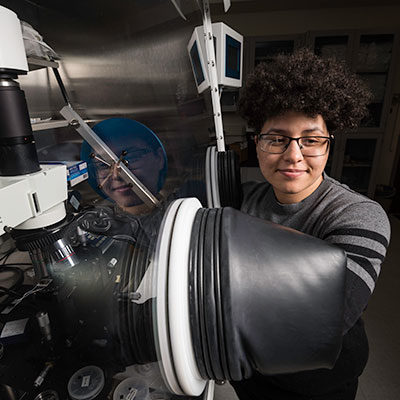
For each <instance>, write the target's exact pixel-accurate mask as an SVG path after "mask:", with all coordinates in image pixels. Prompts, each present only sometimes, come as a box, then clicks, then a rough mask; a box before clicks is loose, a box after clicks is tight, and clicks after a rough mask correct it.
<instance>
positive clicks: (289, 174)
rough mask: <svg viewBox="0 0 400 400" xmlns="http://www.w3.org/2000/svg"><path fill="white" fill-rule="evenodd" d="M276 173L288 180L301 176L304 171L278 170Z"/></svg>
mask: <svg viewBox="0 0 400 400" xmlns="http://www.w3.org/2000/svg"><path fill="white" fill-rule="evenodd" d="M278 172H279V173H280V174H282V175H284V176H286V177H288V178H297V177H298V176H301V175H303V174H304V173H305V172H306V171H305V170H301V169H278Z"/></svg>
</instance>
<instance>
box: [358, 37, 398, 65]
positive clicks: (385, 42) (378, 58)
mask: <svg viewBox="0 0 400 400" xmlns="http://www.w3.org/2000/svg"><path fill="white" fill-rule="evenodd" d="M392 48H393V35H361V38H360V47H359V49H358V54H357V71H360V70H361V71H364V70H367V71H381V72H386V71H387V70H388V69H389V65H390V59H391V57H392Z"/></svg>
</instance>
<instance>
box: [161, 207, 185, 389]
mask: <svg viewBox="0 0 400 400" xmlns="http://www.w3.org/2000/svg"><path fill="white" fill-rule="evenodd" d="M182 201H183V199H178V200H175V201H174V202H173V203H171V204H170V205H169V208H168V209H167V211H166V213H165V215H164V218H163V221H162V224H161V227H160V233H159V236H158V239H157V245H156V251H155V256H154V272H155V276H156V280H155V281H156V284H157V288H156V292H155V293H157V300H156V311H155V313H154V314H153V315H154V317H153V318H154V319H153V331H154V335H155V344H156V350H157V354H158V359H159V360H160V362H159V367H160V371H161V375H162V377H163V379H164V382H165V384H166V385H167V387H168V389H169V390H170V391H171V392H173V393H175V394H178V395H183V394H184V393H183V391H182V389H181V388H180V386H179V383H178V379H177V377H176V375H175V369H174V365H173V360H172V354H171V349H170V338H169V326H168V308H167V293H168V288H167V278H168V264H169V253H170V242H171V234H172V231H173V226H174V222H175V216H176V213H177V211H178V209H179V206H180V205H181V203H182Z"/></svg>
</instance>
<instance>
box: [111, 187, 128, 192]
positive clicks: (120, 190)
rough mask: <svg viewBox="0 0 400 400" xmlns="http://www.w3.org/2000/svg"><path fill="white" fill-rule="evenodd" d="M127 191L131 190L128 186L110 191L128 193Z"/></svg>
mask: <svg viewBox="0 0 400 400" xmlns="http://www.w3.org/2000/svg"><path fill="white" fill-rule="evenodd" d="M128 190H131V188H130V186H128V185H124V186H119V187H116V188H112V191H113V192H126V191H128Z"/></svg>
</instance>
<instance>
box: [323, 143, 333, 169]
mask: <svg viewBox="0 0 400 400" xmlns="http://www.w3.org/2000/svg"><path fill="white" fill-rule="evenodd" d="M334 150H335V142H334V141H333V142H331V145H330V149H329V157H328V161H327V163H326V166H325V172H326V173H327V174H328V175H329V176H333V175H332V173H331V172H332V161H333V152H334Z"/></svg>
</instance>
